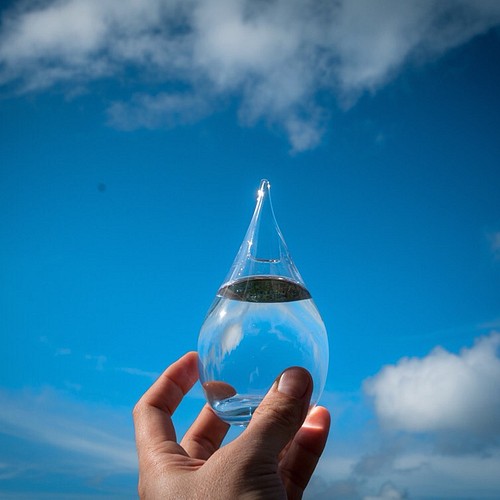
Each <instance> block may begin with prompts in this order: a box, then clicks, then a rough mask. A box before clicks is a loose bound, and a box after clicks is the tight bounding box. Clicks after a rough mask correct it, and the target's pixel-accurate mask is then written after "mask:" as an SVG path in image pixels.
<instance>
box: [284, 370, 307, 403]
mask: <svg viewBox="0 0 500 500" xmlns="http://www.w3.org/2000/svg"><path fill="white" fill-rule="evenodd" d="M310 380H311V376H310V375H309V373H308V372H307V371H306V370H304V368H297V367H294V368H289V369H288V370H285V371H284V372H283V374H282V375H281V377H280V380H279V382H278V391H279V392H281V393H283V394H286V395H287V396H291V397H293V398H302V397H304V395H305V393H306V391H307V388H308V387H309V382H310Z"/></svg>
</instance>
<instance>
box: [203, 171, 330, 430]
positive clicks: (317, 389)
mask: <svg viewBox="0 0 500 500" xmlns="http://www.w3.org/2000/svg"><path fill="white" fill-rule="evenodd" d="M198 355H199V368H200V381H201V383H202V386H203V390H204V392H205V396H206V398H207V401H208V402H209V403H210V405H211V406H212V408H213V409H214V411H215V412H216V414H217V415H218V416H219V417H220V418H221V419H222V420H224V421H225V422H228V423H230V424H235V425H243V426H244V425H247V424H248V422H249V421H250V419H251V417H252V414H253V412H254V411H255V409H256V408H257V406H258V405H259V403H260V401H261V400H262V399H263V397H264V396H265V394H266V393H267V391H268V390H269V388H270V387H271V385H272V384H273V382H274V380H275V379H276V378H277V377H278V376H279V375H280V374H281V373H282V372H283V371H284V370H285V369H286V368H288V367H291V366H302V367H304V368H306V369H307V370H309V372H310V373H311V375H312V378H313V383H314V388H313V394H312V398H311V406H314V405H315V404H316V403H317V402H318V400H319V398H320V395H321V393H322V391H323V388H324V385H325V381H326V376H327V371H328V339H327V334H326V329H325V326H324V324H323V321H322V319H321V316H320V314H319V312H318V310H317V308H316V306H315V304H314V302H313V300H312V298H311V294H310V293H309V291H308V290H307V288H306V286H305V284H304V282H303V280H302V278H301V276H300V274H299V272H298V270H297V268H296V267H295V265H294V264H293V262H292V259H291V257H290V254H289V252H288V249H287V246H286V243H285V240H284V239H283V235H282V234H281V231H280V229H279V227H278V224H277V222H276V218H275V216H274V211H273V207H272V203H271V194H270V184H269V182H268V181H267V180H262V181H261V184H260V187H259V190H258V195H257V204H256V207H255V211H254V214H253V217H252V220H251V222H250V226H249V228H248V230H247V233H246V235H245V239H244V240H243V243H242V245H241V247H240V250H239V252H238V254H237V256H236V259H235V260H234V262H233V265H232V267H231V270H230V272H229V274H228V276H227V278H226V280H225V281H224V283H223V285H222V286H221V287H220V289H219V291H218V292H217V295H216V297H215V300H214V302H213V304H212V306H211V307H210V309H209V311H208V313H207V316H206V318H205V321H204V323H203V325H202V327H201V331H200V335H199V339H198Z"/></svg>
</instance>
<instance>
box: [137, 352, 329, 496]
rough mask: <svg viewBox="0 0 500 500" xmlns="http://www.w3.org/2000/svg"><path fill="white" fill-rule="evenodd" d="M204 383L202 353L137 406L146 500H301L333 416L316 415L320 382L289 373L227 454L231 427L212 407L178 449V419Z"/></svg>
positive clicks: (179, 365)
mask: <svg viewBox="0 0 500 500" xmlns="http://www.w3.org/2000/svg"><path fill="white" fill-rule="evenodd" d="M197 380H198V356H197V353H196V352H189V353H187V354H185V355H184V356H183V357H182V358H180V359H179V360H178V361H176V362H175V363H173V364H172V365H171V366H169V367H168V368H167V369H166V370H165V371H164V372H163V374H162V375H161V376H160V377H159V378H158V380H157V381H156V382H155V383H154V384H153V385H152V386H151V387H150V388H149V389H148V391H147V392H146V393H145V394H144V395H143V396H142V398H141V399H140V400H139V402H138V403H137V404H136V406H135V408H134V411H133V415H134V425H135V434H136V444H137V452H138V458H139V486H138V489H139V495H140V497H141V498H142V499H154V500H156V499H176V500H182V499H186V500H188V499H189V500H196V499H204V500H211V499H217V500H219V499H220V500H226V499H227V500H235V499H244V500H253V499H272V500H275V499H294V500H295V499H300V498H302V494H303V492H304V489H305V487H306V486H307V483H308V482H309V479H310V478H311V475H312V473H313V471H314V469H315V467H316V464H317V462H318V460H319V458H320V456H321V453H322V452H323V449H324V446H325V443H326V440H327V437H328V431H329V427H330V414H329V412H328V410H327V409H326V408H323V407H320V406H318V407H316V408H314V409H313V410H311V411H309V400H310V397H311V392H312V379H311V376H310V374H309V373H308V372H307V371H306V370H304V369H303V368H297V367H293V368H289V369H288V370H285V371H284V372H283V373H282V374H281V375H280V376H279V377H278V378H277V379H276V381H275V382H274V384H273V386H272V387H271V389H270V390H269V392H268V393H267V395H266V397H265V398H264V399H263V401H262V402H261V404H260V405H259V407H258V408H257V410H256V411H255V413H254V415H253V417H252V419H251V421H250V423H249V425H248V427H247V428H246V429H245V430H244V431H243V432H242V434H241V435H240V436H238V437H237V438H236V439H235V440H233V441H232V442H230V443H228V444H226V445H225V446H222V447H221V443H222V440H223V439H224V437H225V435H226V433H227V430H228V428H229V426H228V424H226V423H224V422H223V421H222V420H220V419H219V418H218V417H217V416H216V415H215V413H214V412H213V411H212V409H211V408H210V406H208V405H205V406H204V408H203V409H202V410H201V412H200V414H199V415H198V417H197V418H196V420H195V421H194V423H193V424H192V425H191V427H190V428H189V430H188V431H187V432H186V434H185V436H184V438H183V439H182V441H181V442H180V443H178V442H177V439H176V433H175V428H174V425H173V423H172V418H171V417H172V414H173V413H174V411H175V409H176V408H177V406H178V405H179V403H180V402H181V401H182V398H183V397H184V396H185V395H186V394H187V392H188V391H189V390H190V389H191V387H192V386H193V385H194V384H195V382H196V381H197Z"/></svg>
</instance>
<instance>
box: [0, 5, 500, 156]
mask: <svg viewBox="0 0 500 500" xmlns="http://www.w3.org/2000/svg"><path fill="white" fill-rule="evenodd" d="M499 24H500V3H498V2H496V1H491V0H460V1H455V2H448V1H445V2H442V1H439V0H422V1H415V0H414V1H408V2H399V1H397V0H384V1H382V2H378V3H377V4H376V5H375V4H373V3H372V2H370V1H369V0H349V1H348V0H339V1H336V2H324V1H320V2H318V1H316V0H275V1H266V0H253V1H249V0H203V1H201V0H184V1H181V0H151V1H150V2H148V5H147V7H146V6H145V4H144V3H142V2H140V1H138V0H108V1H106V2H102V1H100V0H44V1H40V2H29V1H19V2H17V3H14V6H13V7H11V8H10V9H8V10H6V11H4V12H3V16H2V24H1V31H0V89H2V88H3V92H14V93H17V92H21V93H24V92H41V91H44V90H47V89H50V88H53V87H55V86H56V87H58V88H60V87H62V88H63V89H64V90H65V91H66V92H68V94H69V95H71V94H78V92H81V91H82V89H85V88H86V86H88V84H89V83H91V82H95V81H99V80H106V81H109V80H110V79H111V80H114V81H116V82H120V85H121V87H120V95H123V91H124V89H125V90H126V92H125V93H126V94H127V95H128V97H124V98H122V99H121V100H116V101H115V102H109V103H107V105H108V119H109V124H110V125H112V126H114V127H117V128H121V129H126V130H130V129H134V128H139V127H146V128H156V127H163V126H166V127H172V126H175V125H177V124H179V123H181V124H182V123H190V122H193V121H195V120H198V119H200V118H202V117H203V116H206V115H207V114H209V113H211V112H213V111H214V110H216V109H218V108H220V107H221V106H223V105H224V104H225V103H227V102H228V101H229V100H232V99H234V98H236V99H237V101H238V103H239V105H238V109H239V120H240V122H241V123H242V124H245V125H248V126H250V125H253V124H255V123H257V122H264V123H266V124H268V125H269V126H271V127H272V128H276V127H277V128H278V129H281V130H282V131H284V133H285V134H286V135H287V137H288V139H289V142H290V144H291V147H292V150H294V151H303V150H307V149H311V148H314V147H315V146H317V145H318V144H319V143H320V142H321V139H322V136H323V133H324V130H325V127H326V123H327V121H328V117H329V114H330V113H331V109H329V108H331V106H332V105H331V104H330V105H325V104H324V102H323V101H324V99H323V100H322V99H321V96H322V95H323V96H324V95H325V92H326V93H327V94H328V95H332V96H333V98H334V99H335V100H336V101H337V103H338V104H339V105H341V106H345V105H349V104H352V103H354V102H355V100H356V99H357V98H358V97H359V96H360V95H362V94H363V93H365V92H375V91H376V90H377V89H379V88H381V87H382V86H383V85H384V84H385V83H387V82H388V81H390V80H391V79H393V78H394V77H395V76H396V75H397V74H398V72H399V71H400V70H401V68H402V67H403V66H404V65H405V64H408V63H422V62H425V61H427V60H429V59H433V58H436V57H439V56H440V55H442V54H443V53H445V52H446V51H447V50H449V49H452V48H454V47H458V46H460V45H461V44H464V43H466V42H467V41H469V40H470V39H472V38H473V37H474V36H477V35H479V34H482V33H486V32H487V31H488V30H490V29H491V28H493V27H495V26H498V25H499ZM148 86H149V87H148ZM151 86H153V88H154V89H155V90H154V91H152V90H151Z"/></svg>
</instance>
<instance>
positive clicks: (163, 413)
mask: <svg viewBox="0 0 500 500" xmlns="http://www.w3.org/2000/svg"><path fill="white" fill-rule="evenodd" d="M197 380H198V355H197V353H196V352H188V353H187V354H185V355H184V356H182V358H180V359H179V360H177V361H176V362H175V363H173V364H172V365H170V366H169V367H168V368H167V369H166V370H165V371H164V372H163V373H162V374H161V375H160V377H159V378H158V380H156V382H155V383H154V384H153V385H152V386H151V387H150V388H149V389H148V390H147V391H146V392H145V393H144V395H143V396H142V398H141V399H140V400H139V401H138V403H137V404H136V405H135V408H134V411H133V416H134V426H135V438H136V443H137V449H138V451H139V453H140V450H141V449H143V448H145V447H146V446H155V445H159V444H161V443H166V442H168V441H170V442H171V443H172V444H175V451H177V452H179V451H181V450H182V448H181V447H180V446H179V445H177V444H176V435H175V428H174V425H173V423H172V418H171V417H172V414H173V413H174V411H175V409H176V408H177V406H178V405H179V403H180V402H181V401H182V398H183V397H184V396H185V395H186V393H187V392H188V391H189V390H190V389H191V387H193V385H194V384H195V382H196V381H197ZM172 451H173V450H172Z"/></svg>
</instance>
